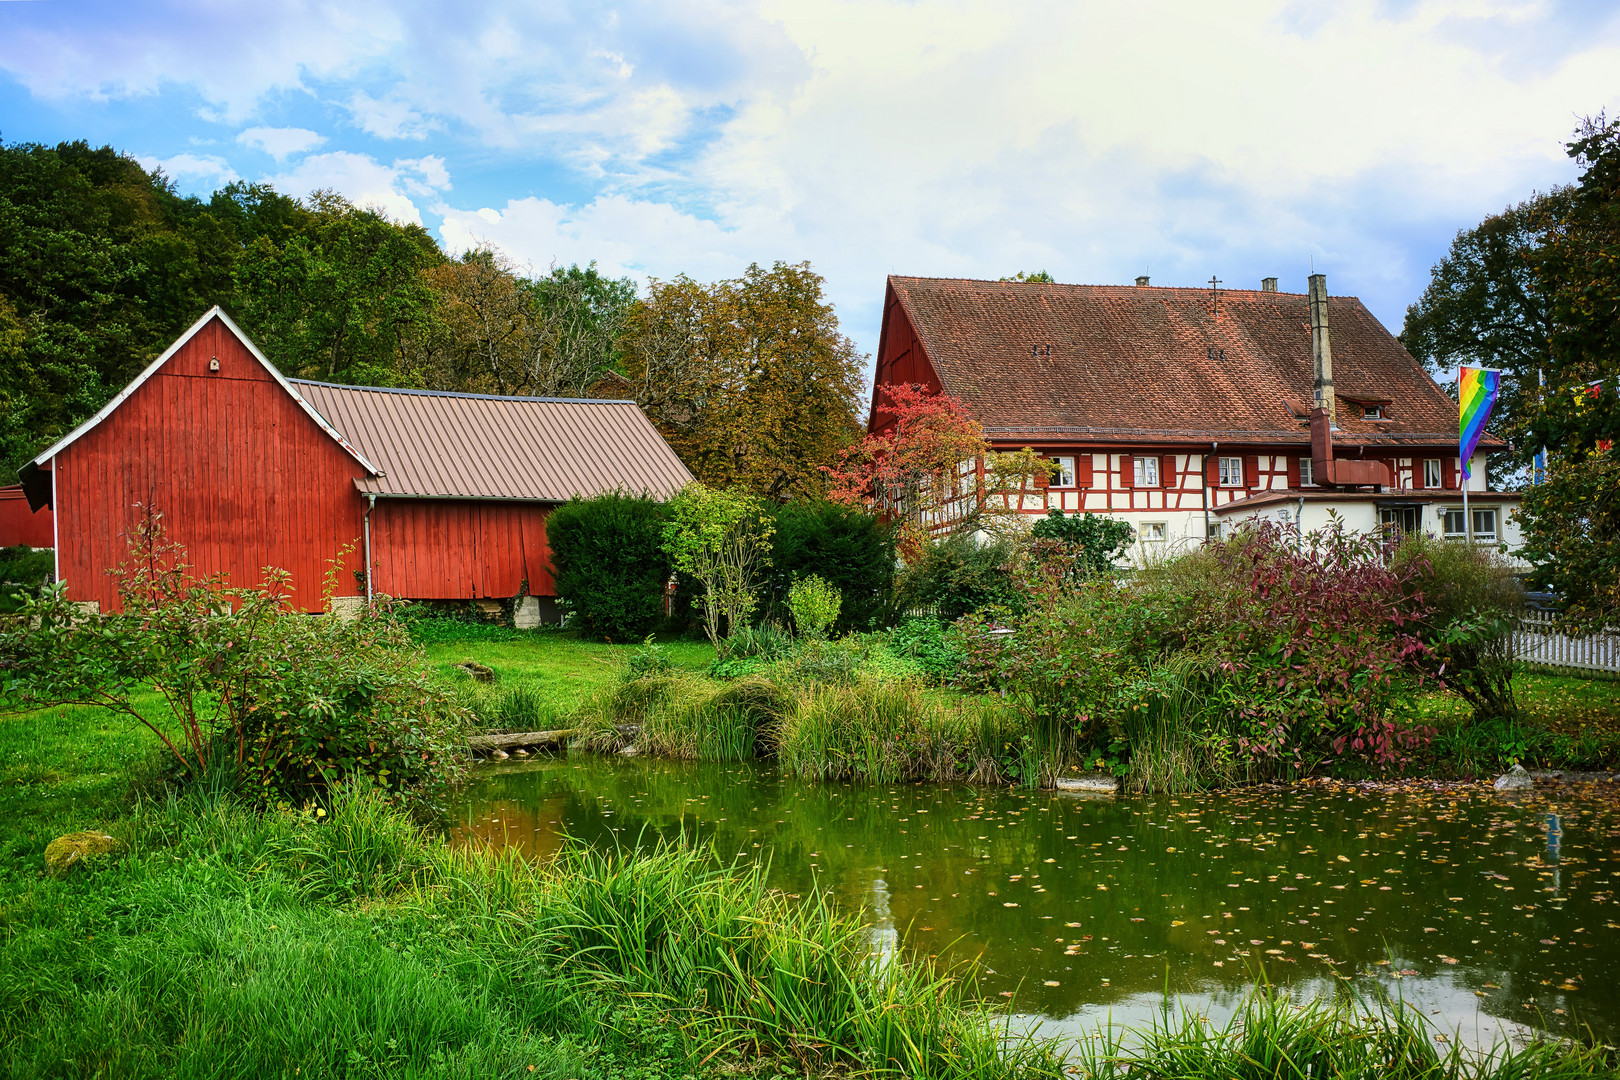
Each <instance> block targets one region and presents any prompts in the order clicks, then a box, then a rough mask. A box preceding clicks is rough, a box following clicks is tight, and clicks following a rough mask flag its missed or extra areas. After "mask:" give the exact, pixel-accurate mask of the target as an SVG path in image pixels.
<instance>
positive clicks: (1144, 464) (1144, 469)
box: [1133, 457, 1159, 488]
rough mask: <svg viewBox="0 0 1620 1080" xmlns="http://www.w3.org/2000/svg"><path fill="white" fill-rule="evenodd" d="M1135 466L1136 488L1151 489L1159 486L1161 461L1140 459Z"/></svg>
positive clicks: (1148, 458)
mask: <svg viewBox="0 0 1620 1080" xmlns="http://www.w3.org/2000/svg"><path fill="white" fill-rule="evenodd" d="M1133 464H1134V465H1135V467H1136V486H1137V487H1139V488H1150V487H1158V486H1159V459H1158V458H1156V457H1138V458H1136V459H1135V460H1134V462H1133Z"/></svg>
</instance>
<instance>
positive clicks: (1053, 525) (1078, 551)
mask: <svg viewBox="0 0 1620 1080" xmlns="http://www.w3.org/2000/svg"><path fill="white" fill-rule="evenodd" d="M1030 533H1031V534H1032V535H1033V536H1034V537H1035V538H1036V539H1044V540H1057V541H1060V542H1062V543H1063V544H1064V545H1065V554H1066V555H1072V557H1071V558H1070V559H1069V560H1068V561H1069V562H1070V564H1071V565H1072V572H1071V573H1070V574H1067V575H1065V576H1072V577H1079V578H1088V577H1100V576H1102V575H1103V574H1107V573H1110V572H1112V571H1113V570H1115V569H1117V568H1118V564H1119V560H1120V558H1121V557H1122V556H1123V555H1124V552H1125V549H1126V548H1127V547H1128V546H1130V544H1131V542H1132V541H1133V540H1135V539H1136V530H1134V529H1132V528H1131V526H1130V523H1129V522H1127V521H1121V520H1120V519H1119V518H1115V517H1108V516H1107V515H1105V514H1092V513H1082V514H1075V515H1074V516H1073V517H1065V516H1064V515H1063V511H1062V510H1059V509H1058V508H1057V507H1053V508H1052V509H1050V510H1048V511H1047V512H1046V517H1044V518H1042V519H1041V520H1040V521H1037V522H1036V523H1035V527H1034V528H1033V529H1031V530H1030Z"/></svg>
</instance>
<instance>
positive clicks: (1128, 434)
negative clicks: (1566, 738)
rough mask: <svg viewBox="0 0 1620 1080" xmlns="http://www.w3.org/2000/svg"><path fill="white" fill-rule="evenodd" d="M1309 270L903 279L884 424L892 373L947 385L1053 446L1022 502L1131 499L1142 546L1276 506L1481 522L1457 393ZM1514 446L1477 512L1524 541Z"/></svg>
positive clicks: (1492, 537) (1019, 431) (890, 318)
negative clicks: (1207, 284)
mask: <svg viewBox="0 0 1620 1080" xmlns="http://www.w3.org/2000/svg"><path fill="white" fill-rule="evenodd" d="M1310 285H1311V292H1310V294H1309V295H1307V294H1304V293H1285V292H1279V291H1278V290H1277V280H1276V279H1275V278H1267V279H1266V280H1265V281H1264V282H1263V283H1262V287H1261V288H1260V289H1257V290H1239V289H1218V290H1217V289H1212V288H1162V287H1155V286H1151V285H1149V284H1148V279H1147V278H1138V279H1137V283H1136V285H1135V286H1108V285H1057V284H1038V283H1029V282H996V281H963V280H953V279H935V278H910V277H890V278H889V281H888V291H887V295H886V297H885V302H884V309H883V329H882V337H881V339H880V342H879V346H878V356H877V368H876V375H875V381H876V392H874V394H873V409H872V413H871V417H870V420H869V425H868V426H869V429H870V430H873V431H879V430H882V429H883V427H884V426H885V424H887V423H891V422H892V420H891V418H889V417H888V416H886V415H885V413H884V411H883V408H882V405H883V402H884V401H885V398H884V396H883V393H882V388H883V387H884V386H889V385H896V384H905V383H913V384H920V385H923V386H926V387H929V388H931V389H933V390H935V391H943V392H946V393H949V394H951V395H953V396H955V397H957V398H958V399H960V400H961V401H962V402H963V403H965V404H966V405H967V407H968V408H969V409H970V410H971V411H972V413H973V415H974V416H975V417H977V418H978V420H979V421H980V422H981V423H982V424H983V425H984V428H985V432H986V434H987V435H988V437H989V439H990V441H991V444H992V445H993V446H994V447H995V448H996V449H999V450H1016V449H1021V448H1023V447H1031V448H1033V449H1035V450H1037V451H1038V452H1039V453H1041V454H1042V455H1043V456H1046V457H1049V458H1050V459H1051V460H1052V461H1053V462H1054V463H1055V467H1054V471H1053V475H1052V477H1051V479H1050V480H1049V481H1046V482H1044V483H1042V484H1041V485H1040V489H1039V490H1037V491H1034V492H1033V493H1031V494H1029V495H1026V496H1023V497H1022V498H1021V499H1019V500H1018V501H1019V502H1020V508H1021V509H1022V511H1023V512H1024V513H1025V514H1028V515H1031V516H1036V515H1040V514H1044V513H1046V512H1047V510H1048V509H1049V508H1052V507H1058V508H1061V509H1063V510H1064V511H1065V512H1077V511H1093V512H1098V513H1107V514H1112V515H1116V516H1118V517H1121V518H1123V519H1125V520H1127V521H1129V522H1130V523H1131V524H1132V525H1133V526H1134V527H1135V528H1136V531H1137V536H1138V540H1139V543H1140V545H1141V547H1140V549H1139V552H1138V553H1139V554H1147V553H1149V552H1151V551H1153V550H1155V546H1156V545H1174V544H1178V543H1181V544H1185V543H1188V542H1201V541H1202V540H1203V539H1204V538H1205V537H1211V536H1218V535H1221V534H1222V532H1223V531H1226V530H1230V529H1231V528H1233V527H1234V526H1235V525H1236V524H1237V523H1239V522H1241V521H1244V520H1247V519H1251V518H1255V517H1262V516H1263V517H1270V518H1272V519H1273V520H1280V521H1286V522H1290V523H1297V524H1299V525H1300V526H1301V527H1302V528H1304V529H1306V530H1310V529H1314V528H1319V527H1321V526H1323V525H1325V524H1326V523H1327V522H1328V520H1329V514H1330V513H1332V514H1337V515H1338V516H1339V518H1340V519H1341V520H1343V521H1344V522H1345V523H1346V525H1347V526H1348V527H1351V528H1355V529H1359V530H1363V531H1367V530H1372V529H1376V528H1380V527H1384V528H1397V529H1401V530H1404V531H1408V532H1411V531H1424V532H1432V533H1434V534H1437V535H1444V536H1462V535H1465V534H1466V532H1467V525H1468V522H1466V521H1465V520H1464V513H1463V502H1462V490H1461V485H1462V483H1463V479H1462V474H1461V469H1460V461H1459V458H1458V445H1457V442H1458V440H1457V405H1456V402H1455V401H1454V400H1452V399H1451V398H1449V397H1447V396H1446V394H1445V393H1444V392H1443V391H1441V389H1440V388H1439V387H1438V386H1437V385H1435V383H1434V380H1433V379H1431V378H1430V377H1429V375H1428V373H1427V372H1425V371H1424V370H1423V367H1422V365H1420V364H1419V363H1418V362H1417V361H1415V360H1414V359H1413V358H1412V357H1411V356H1410V355H1409V354H1408V353H1407V352H1406V350H1405V349H1403V348H1402V347H1401V345H1400V342H1398V341H1397V340H1396V339H1395V337H1394V336H1393V335H1392V334H1390V332H1389V331H1388V330H1387V329H1385V328H1384V326H1383V325H1382V324H1381V323H1380V322H1379V321H1378V320H1377V319H1375V318H1374V317H1373V316H1372V313H1371V312H1369V311H1368V310H1367V309H1366V308H1365V307H1364V306H1363V305H1362V304H1361V302H1360V301H1359V300H1357V299H1356V298H1355V297H1349V296H1345V297H1339V296H1335V297H1332V298H1331V299H1330V298H1329V297H1328V295H1327V288H1326V281H1325V279H1324V278H1322V277H1321V276H1316V277H1313V278H1312V279H1311V282H1310ZM1313 429H1314V430H1313ZM1313 435H1314V439H1313ZM1501 446H1502V444H1501V443H1500V442H1497V441H1495V440H1490V439H1487V440H1486V441H1483V442H1481V444H1480V447H1479V450H1478V452H1477V453H1476V455H1475V457H1474V460H1473V462H1472V463H1471V465H1472V474H1473V475H1472V479H1471V480H1468V481H1467V483H1468V488H1469V492H1468V494H1469V502H1470V514H1471V517H1472V525H1473V532H1474V535H1475V538H1476V539H1483V540H1487V541H1496V542H1506V543H1508V544H1509V545H1510V546H1517V542H1518V530H1517V527H1516V525H1515V524H1514V523H1513V521H1512V518H1511V513H1510V511H1511V509H1512V508H1513V507H1514V506H1515V505H1516V504H1517V499H1518V497H1517V496H1516V495H1513V494H1509V493H1503V492H1493V491H1489V490H1487V487H1486V471H1485V456H1486V453H1487V452H1488V451H1490V450H1493V449H1501ZM942 524H943V523H942Z"/></svg>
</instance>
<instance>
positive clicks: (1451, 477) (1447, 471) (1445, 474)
mask: <svg viewBox="0 0 1620 1080" xmlns="http://www.w3.org/2000/svg"><path fill="white" fill-rule="evenodd" d="M1440 480H1441V482H1442V483H1443V484H1445V486H1446V489H1447V490H1448V491H1455V490H1457V459H1456V458H1449V457H1448V458H1441V459H1440Z"/></svg>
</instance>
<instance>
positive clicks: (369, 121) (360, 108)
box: [348, 90, 435, 139]
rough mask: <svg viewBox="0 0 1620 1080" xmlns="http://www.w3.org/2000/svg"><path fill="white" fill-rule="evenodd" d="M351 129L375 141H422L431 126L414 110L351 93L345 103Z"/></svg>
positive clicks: (399, 103)
mask: <svg viewBox="0 0 1620 1080" xmlns="http://www.w3.org/2000/svg"><path fill="white" fill-rule="evenodd" d="M348 109H349V116H350V118H351V119H353V120H354V123H355V126H357V127H358V128H359V129H360V130H361V131H364V132H365V133H366V134H367V135H375V136H377V138H379V139H423V138H426V137H427V134H428V132H429V131H430V130H432V129H433V127H434V126H435V125H434V124H432V123H430V122H429V121H428V120H427V118H426V117H424V116H423V115H422V114H421V113H420V112H418V111H417V110H416V109H414V108H412V107H411V106H410V105H407V104H406V103H405V102H403V101H400V100H398V99H395V98H387V99H379V98H374V97H372V96H371V95H370V94H368V93H366V92H365V91H364V90H357V91H355V93H354V95H353V96H352V97H350V98H349V102H348Z"/></svg>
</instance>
